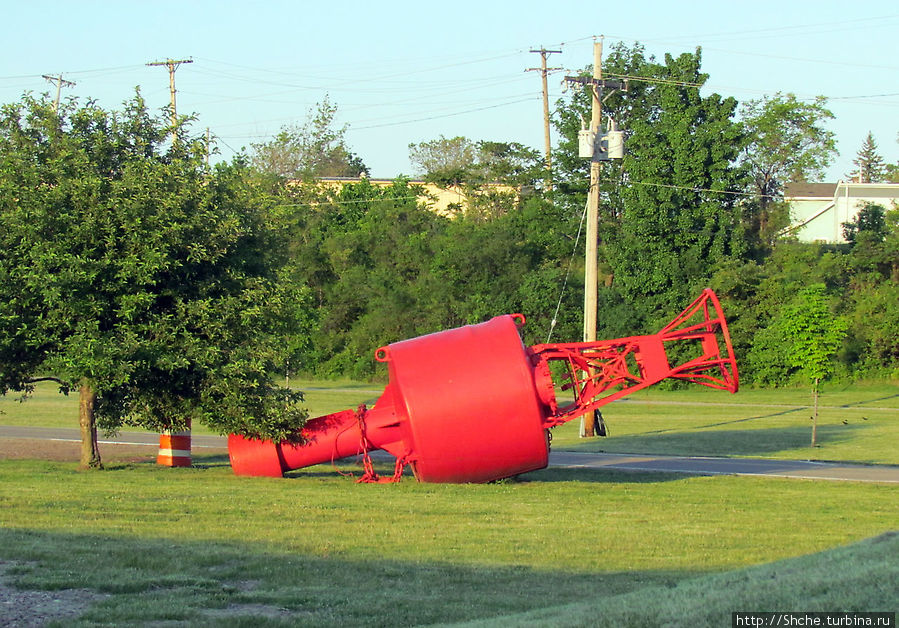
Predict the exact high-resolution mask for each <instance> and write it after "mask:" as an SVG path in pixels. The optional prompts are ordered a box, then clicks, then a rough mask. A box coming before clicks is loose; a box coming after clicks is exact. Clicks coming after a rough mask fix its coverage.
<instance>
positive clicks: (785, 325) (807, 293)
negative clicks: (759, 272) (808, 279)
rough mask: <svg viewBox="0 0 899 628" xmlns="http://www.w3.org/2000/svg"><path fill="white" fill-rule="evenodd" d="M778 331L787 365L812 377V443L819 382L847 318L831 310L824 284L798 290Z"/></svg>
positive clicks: (843, 333)
mask: <svg viewBox="0 0 899 628" xmlns="http://www.w3.org/2000/svg"><path fill="white" fill-rule="evenodd" d="M779 326H780V332H781V333H782V334H783V337H784V339H785V340H786V342H787V356H788V359H789V362H790V365H791V366H792V367H794V368H796V369H799V370H800V371H801V372H802V373H803V374H804V375H805V376H806V377H808V378H810V379H811V380H812V393H813V396H814V414H813V415H812V443H811V444H812V447H814V446H815V445H816V443H817V435H818V393H819V387H820V382H821V380H822V379H823V378H825V377H827V376H828V375H830V374H831V372H832V371H833V358H834V356H835V355H836V352H837V350H838V349H839V348H840V345H841V344H842V343H843V340H844V338H845V337H846V329H847V327H848V323H847V321H846V320H845V319H844V318H842V317H838V316H834V315H833V313H832V312H831V309H830V306H829V304H828V298H827V287H826V286H825V285H824V284H813V285H811V286H808V287H807V288H805V289H803V290H801V291H800V292H799V293H798V294H797V295H796V296H795V297H794V298H793V299H792V300H791V301H790V302H789V303H788V304H787V305H786V306H785V307H784V309H783V310H782V312H781V316H780V320H779Z"/></svg>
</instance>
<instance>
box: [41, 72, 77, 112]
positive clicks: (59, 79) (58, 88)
mask: <svg viewBox="0 0 899 628" xmlns="http://www.w3.org/2000/svg"><path fill="white" fill-rule="evenodd" d="M43 78H45V79H47V81H49V82H50V83H56V100H54V101H53V111H54V112H55V113H59V98H60V96H61V95H62V88H63V87H75V83H74V82H72V81H66V80H65V79H63V78H62V74H60V75H59V76H48V75H46V74H44V75H43Z"/></svg>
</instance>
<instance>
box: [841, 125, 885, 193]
mask: <svg viewBox="0 0 899 628" xmlns="http://www.w3.org/2000/svg"><path fill="white" fill-rule="evenodd" d="M852 164H853V165H854V166H855V169H854V170H853V171H852V172H850V173H848V174H847V175H846V176H847V177H849V178H850V179H852V180H853V181H855V182H857V183H880V182H882V181H883V180H884V179H886V176H887V166H886V164H885V163H884V161H883V157H881V156H880V153H878V152H877V142H875V141H874V136H873V135H872V134H871V132H870V131H868V135H867V137H865V141H864V143H863V144H862V147H861V148H860V149H858V153H856V157H855V159H853V160H852Z"/></svg>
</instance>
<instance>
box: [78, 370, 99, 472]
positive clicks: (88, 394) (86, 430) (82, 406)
mask: <svg viewBox="0 0 899 628" xmlns="http://www.w3.org/2000/svg"><path fill="white" fill-rule="evenodd" d="M79 392H80V401H79V404H78V424H79V426H80V427H81V468H82V469H100V468H102V467H103V465H102V464H101V463H100V447H99V446H98V445H97V421H96V419H95V418H94V404H96V402H97V393H96V391H94V389H93V387H92V386H91V385H90V384H88V383H87V382H84V381H82V382H81V386H80V389H79Z"/></svg>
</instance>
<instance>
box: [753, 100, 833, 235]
mask: <svg viewBox="0 0 899 628" xmlns="http://www.w3.org/2000/svg"><path fill="white" fill-rule="evenodd" d="M826 105H827V99H826V98H824V97H823V96H819V97H817V98H815V100H814V101H813V102H803V101H800V100H798V99H797V98H796V96H795V95H793V94H785V95H784V94H781V93H779V92H778V93H776V94H774V95H773V96H770V97H769V96H765V97H763V98H760V99H758V100H750V101H748V102H746V103H744V104H743V105H742V106H741V108H740V118H741V120H742V123H743V126H744V127H745V129H746V133H747V142H746V144H745V146H744V147H743V150H742V151H741V153H740V160H739V161H740V164H741V166H742V167H743V168H745V169H746V171H747V173H748V176H749V189H750V191H751V192H752V193H753V195H754V197H753V199H752V200H751V201H749V202H747V203H745V204H744V213H745V217H744V219H745V222H746V224H747V227H748V230H749V232H750V233H751V234H752V235H753V237H754V238H755V239H756V240H757V241H758V242H759V243H762V244H770V242H771V241H772V239H773V237H774V235H775V234H776V233H777V232H778V231H779V230H780V229H781V228H782V227H784V226H786V224H784V220H785V219H788V218H789V216H788V214H787V212H786V207H785V206H784V205H783V203H782V201H783V189H784V185H785V184H786V183H788V182H790V181H808V180H812V179H814V178H815V177H819V176H821V175H822V174H823V172H824V170H825V169H826V168H827V166H829V165H830V164H831V163H832V161H833V159H834V157H835V156H836V155H837V149H836V141H835V139H834V137H835V136H834V134H833V132H832V131H828V130H827V129H826V128H825V124H826V123H827V121H829V120H832V119H833V113H831V112H830V110H829V109H827V106H826Z"/></svg>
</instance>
